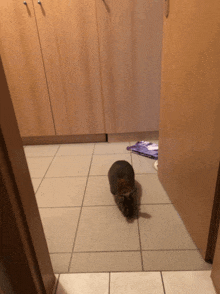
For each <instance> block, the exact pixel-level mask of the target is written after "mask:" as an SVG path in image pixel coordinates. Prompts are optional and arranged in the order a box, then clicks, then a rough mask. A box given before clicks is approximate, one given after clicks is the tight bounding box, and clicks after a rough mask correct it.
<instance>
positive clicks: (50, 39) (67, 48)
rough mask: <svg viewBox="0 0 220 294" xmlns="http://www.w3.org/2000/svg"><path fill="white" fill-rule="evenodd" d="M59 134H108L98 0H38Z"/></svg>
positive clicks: (39, 22)
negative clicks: (97, 12) (101, 68)
mask: <svg viewBox="0 0 220 294" xmlns="http://www.w3.org/2000/svg"><path fill="white" fill-rule="evenodd" d="M33 3H34V9H35V12H36V21H37V26H38V29H39V38H40V43H41V47H42V54H43V60H44V64H45V73H46V77H47V82H48V88H49V93H50V100H51V105H52V111H53V115H54V121H55V129H56V134H57V135H81V134H82V135H83V134H101V133H105V127H104V110H103V101H102V96H101V95H102V93H101V75H100V60H99V43H98V30H97V20H96V9H95V1H90V0H84V1H82V0H62V1H60V0H54V1H46V0H45V1H44V0H42V1H41V4H38V2H37V1H33Z"/></svg>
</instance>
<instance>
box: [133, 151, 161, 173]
mask: <svg viewBox="0 0 220 294" xmlns="http://www.w3.org/2000/svg"><path fill="white" fill-rule="evenodd" d="M131 157H132V163H133V164H132V165H133V168H134V172H135V174H144V173H153V174H157V171H156V170H155V169H154V162H155V161H156V160H154V159H150V158H147V157H145V156H142V155H138V154H134V153H131Z"/></svg>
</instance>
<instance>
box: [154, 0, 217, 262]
mask: <svg viewBox="0 0 220 294" xmlns="http://www.w3.org/2000/svg"><path fill="white" fill-rule="evenodd" d="M169 7H170V12H169V16H168V18H165V17H164V39H163V57H162V60H163V62H162V83H161V102H160V134H159V138H160V151H159V152H160V154H159V162H158V167H159V168H158V176H159V179H160V181H161V183H162V185H163V186H164V188H165V190H166V192H167V194H168V195H169V198H170V200H171V201H172V203H173V205H174V206H175V208H176V210H177V212H178V213H179V215H180V216H181V218H182V220H183V222H184V224H185V226H186V228H187V230H188V232H189V233H190V235H191V237H192V239H193V241H194V242H195V244H196V246H197V248H198V249H199V250H200V253H201V254H202V256H203V258H206V253H207V252H208V251H209V248H210V246H212V244H211V243H212V241H213V240H212V239H214V234H213V232H215V231H216V227H215V226H217V225H218V224H215V223H214V222H211V216H212V210H213V200H214V195H215V187H216V179H217V174H218V165H219V159H220V136H219V134H220V100H219V85H220V54H219V32H220V31H219V26H220V18H219V11H220V2H219V1H218V0H214V1H213V2H212V5H210V3H209V2H207V1H203V2H202V5H198V1H197V0H185V1H182V0H170V1H169ZM192 36H193V37H192ZM210 229H211V231H210ZM210 232H211V233H210ZM209 234H210V235H209ZM212 235H213V238H211V237H212Z"/></svg>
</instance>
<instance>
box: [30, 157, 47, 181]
mask: <svg viewBox="0 0 220 294" xmlns="http://www.w3.org/2000/svg"><path fill="white" fill-rule="evenodd" d="M52 160H53V157H52V156H48V157H29V158H27V165H28V169H29V172H30V176H31V178H42V177H43V176H44V175H45V173H46V171H47V169H48V167H49V165H50V164H51V161H52Z"/></svg>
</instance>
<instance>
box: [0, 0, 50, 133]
mask: <svg viewBox="0 0 220 294" xmlns="http://www.w3.org/2000/svg"><path fill="white" fill-rule="evenodd" d="M26 2H27V5H24V4H23V1H16V0H7V1H0V28H1V30H0V54H1V58H2V62H3V66H4V70H5V74H6V77H7V83H8V86H9V90H10V94H11V98H12V102H13V106H14V109H15V113H16V118H17V121H18V126H19V130H20V134H21V136H22V137H24V136H49V135H55V129H54V124H53V117H52V113H51V107H50V101H49V95H48V89H47V83H46V78H45V72H44V65H43V60H42V55H41V48H40V44H39V38H38V33H37V26H36V21H35V15H34V9H33V5H32V1H31V0H27V1H26Z"/></svg>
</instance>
